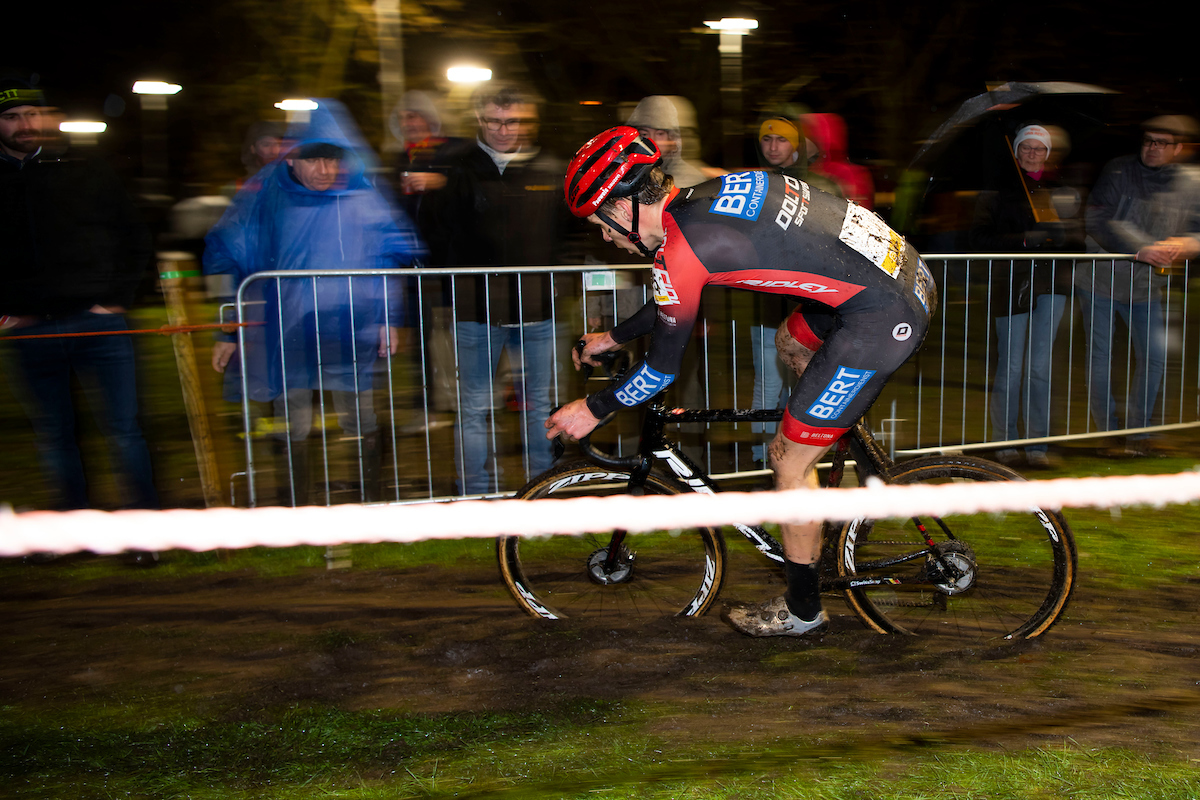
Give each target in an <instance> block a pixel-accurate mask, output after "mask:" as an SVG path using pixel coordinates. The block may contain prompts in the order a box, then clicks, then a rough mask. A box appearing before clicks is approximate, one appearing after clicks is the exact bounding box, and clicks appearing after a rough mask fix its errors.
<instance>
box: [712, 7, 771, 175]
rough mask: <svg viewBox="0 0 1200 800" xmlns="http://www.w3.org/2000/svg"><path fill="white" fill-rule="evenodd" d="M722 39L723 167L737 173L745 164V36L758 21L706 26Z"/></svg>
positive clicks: (737, 20)
mask: <svg viewBox="0 0 1200 800" xmlns="http://www.w3.org/2000/svg"><path fill="white" fill-rule="evenodd" d="M704 24H705V25H706V26H707V27H708V28H709V29H710V31H711V32H712V33H718V34H720V36H721V39H720V42H719V43H718V45H717V51H718V52H719V53H720V54H721V111H722V112H723V117H724V121H723V123H722V125H721V129H722V133H723V138H724V142H723V144H724V147H723V150H724V161H725V163H724V164H723V166H724V167H725V169H727V170H735V169H737V168H738V167H740V166H741V165H742V133H743V131H742V37H743V36H746V35H747V34H748V33H750V31H752V30H755V29H757V28H758V20H756V19H743V18H741V17H725V18H723V19H721V20H708V21H705V23H704Z"/></svg>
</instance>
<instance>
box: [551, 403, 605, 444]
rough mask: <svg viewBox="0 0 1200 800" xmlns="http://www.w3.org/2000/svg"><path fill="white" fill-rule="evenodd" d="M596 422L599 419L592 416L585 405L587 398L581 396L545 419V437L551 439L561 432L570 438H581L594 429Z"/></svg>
mask: <svg viewBox="0 0 1200 800" xmlns="http://www.w3.org/2000/svg"><path fill="white" fill-rule="evenodd" d="M598 424H600V420H598V419H596V418H595V417H594V416H592V412H591V410H590V409H589V408H588V407H587V400H584V399H583V398H582V397H581V398H579V399H578V400H572V401H571V402H569V403H567V404H566V405H565V406H563V407H562V408H560V409H559V410H558V411H555V412H554V414H553V415H551V417H550V419H548V420H546V438H547V439H553V438H554V437H555V436H558V435H559V434H560V433H562V434H566V435H567V436H568V437H569V438H571V439H582V438H583V437H584V436H587V435H588V434H589V433H591V432H592V431H593V430H595V428H596V426H597V425H598Z"/></svg>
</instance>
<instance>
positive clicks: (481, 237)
mask: <svg viewBox="0 0 1200 800" xmlns="http://www.w3.org/2000/svg"><path fill="white" fill-rule="evenodd" d="M564 172H565V166H564V165H562V164H561V163H559V161H558V160H557V159H554V158H551V157H549V156H547V155H545V154H538V155H535V156H533V157H532V158H528V159H517V160H514V161H511V162H509V163H508V165H507V166H506V167H505V169H504V172H503V173H502V172H501V171H500V169H499V168H498V167H497V166H496V163H495V162H494V161H493V160H492V157H491V156H490V155H488V154H487V153H486V152H485V151H484V150H483V149H482V148H481V147H479V145H478V144H476V145H475V146H473V147H471V148H470V149H468V150H467V151H466V152H465V153H464V154H462V155H461V157H460V158H459V159H458V161H457V162H456V163H455V164H454V165H453V166H452V167H451V169H450V174H449V181H448V183H447V185H446V188H445V189H443V190H442V191H440V192H437V193H435V194H434V196H433V198H431V199H432V200H433V203H432V204H431V205H432V206H434V214H435V218H436V225H437V227H438V229H439V230H440V231H441V235H442V236H443V237H444V240H445V244H446V248H445V258H446V261H445V265H446V266H452V267H493V266H502V267H522V266H552V265H555V264H559V263H562V249H563V242H564V232H565V229H566V225H567V216H568V212H567V207H566V203H565V201H564V200H563V193H562V181H563V178H562V176H563V174H564ZM551 293H552V289H551V281H550V277H549V276H548V275H523V276H520V279H519V280H518V276H515V275H506V276H502V277H496V276H489V277H488V278H487V279H485V278H484V277H483V276H479V277H459V278H456V279H455V281H454V314H455V319H456V321H458V322H488V323H490V324H492V325H512V324H517V323H525V322H537V321H540V320H545V319H549V318H550V314H551V300H552V296H551Z"/></svg>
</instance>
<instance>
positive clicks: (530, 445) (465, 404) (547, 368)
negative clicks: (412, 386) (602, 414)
mask: <svg viewBox="0 0 1200 800" xmlns="http://www.w3.org/2000/svg"><path fill="white" fill-rule="evenodd" d="M455 334H456V339H457V341H456V342H455V346H456V349H457V354H458V385H459V393H460V397H459V409H458V419H457V422H456V423H455V426H454V460H455V464H456V466H457V467H458V477H459V489H460V490H461V491H462V492H463V494H482V493H485V492H494V491H499V490H500V487H501V479H502V477H503V476H502V472H503V471H502V470H501V468H500V463H499V460H498V458H497V454H496V434H495V430H494V428H495V424H494V423H495V415H494V414H493V416H492V419H493V426H492V429H491V430H489V426H488V415H489V414H492V411H493V397H494V396H495V381H496V369H497V367H498V366H499V364H500V354H501V353H502V352H503V351H505V350H507V351H508V360H509V363H510V364H511V366H512V372H513V381H514V383H515V384H516V386H515V387H514V388H515V389H517V395H518V397H519V398H521V399H523V401H524V407H523V409H522V410H521V412H520V414H521V423H522V424H521V428H522V436H521V441H522V444H523V445H524V451H525V474H526V477H531V476H533V475H537V474H538V473H540V472H543V471H545V470H547V469H549V468H550V466H551V465H552V464H553V463H554V449H553V444H552V443H551V442H550V441H549V440H548V439H546V427H545V422H546V419H547V418H548V417H549V416H550V382H551V379H552V377H553V375H554V324H553V320H548V319H547V320H543V321H541V322H527V323H525V324H524V325H488V324H487V323H483V322H459V323H457V324H456V325H455Z"/></svg>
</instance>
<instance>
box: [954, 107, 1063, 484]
mask: <svg viewBox="0 0 1200 800" xmlns="http://www.w3.org/2000/svg"><path fill="white" fill-rule="evenodd" d="M1067 141H1068V140H1067V138H1066V133H1065V132H1064V131H1061V130H1058V129H1053V130H1052V129H1051V128H1049V127H1047V126H1043V125H1026V126H1024V127H1022V128H1021V129H1020V130H1018V131H1017V135H1016V136H1015V137H1014V139H1013V145H1012V157H1011V158H1012V160H1013V161H1015V166H1016V169H1015V170H1014V171H1011V172H1010V171H1008V170H1001V174H1010V175H1014V177H1016V178H1017V180H1014V181H1011V183H1010V185H1008V186H1007V187H1006V188H1004V189H1001V190H1000V191H991V192H981V193H980V196H979V201H978V204H977V205H976V207H975V219H974V222H973V223H972V225H971V231H970V243H971V249H972V250H974V251H975V252H984V253H1022V252H1027V251H1037V252H1041V253H1047V252H1060V253H1062V252H1078V251H1080V250H1082V248H1083V237H1082V229H1081V226H1080V225H1079V224H1078V220H1076V219H1065V220H1064V219H1063V217H1069V216H1073V215H1074V214H1075V213H1076V212H1077V210H1078V205H1079V204H1078V194H1075V193H1071V190H1069V189H1065V188H1064V187H1063V186H1062V184H1060V183H1059V182H1058V181H1057V180H1055V179H1054V178H1053V177H1052V175H1051V173H1052V168H1051V167H1050V166H1048V165H1049V164H1050V163H1054V162H1051V160H1050V159H1051V155H1052V154H1054V155H1055V156H1056V160H1059V159H1061V156H1062V155H1063V153H1064V152H1065V150H1067V149H1068V148H1069V145H1068V143H1067ZM1005 160H1006V161H1007V160H1009V159H1008V158H1007V157H1006V158H1005ZM1064 192H1066V193H1071V196H1073V197H1074V198H1075V202H1074V203H1073V204H1071V203H1060V202H1059V201H1060V200H1061V199H1062V194H1063V193H1064ZM1050 198H1053V199H1054V201H1055V203H1054V205H1058V206H1061V209H1060V210H1061V211H1062V212H1063V213H1061V214H1059V213H1055V212H1053V211H1051V210H1050V209H1051V207H1052V204H1051V203H1050V202H1049V199H1050ZM1072 205H1073V206H1074V207H1073V208H1072V207H1071V206H1072ZM1035 207H1036V208H1037V210H1035ZM1006 267H1007V268H1006ZM1070 284H1071V269H1070V265H1069V264H1067V263H1065V262H1064V263H1058V262H1055V261H1054V259H1052V258H1037V259H1033V258H1030V259H1028V260H1018V259H1014V260H1012V261H1008V262H1005V261H1003V260H997V261H993V262H992V271H991V291H990V293H989V294H990V296H991V314H992V316H993V317H994V318H995V325H996V343H997V357H996V374H995V379H994V381H993V383H992V393H991V398H990V403H991V419H992V438H993V439H994V440H997V441H1011V440H1014V439H1026V438H1039V437H1043V436H1047V435H1049V432H1050V369H1051V364H1050V357H1051V354H1052V351H1053V345H1054V337H1055V335H1056V334H1057V333H1058V326H1059V323H1060V322H1061V321H1062V317H1063V311H1064V310H1065V308H1066V301H1067V292H1068V291H1069V289H1070ZM1027 337H1028V341H1027ZM1026 353H1028V354H1029V360H1028V363H1025V355H1026ZM1022 400H1027V402H1026V404H1025V415H1024V417H1025V424H1024V426H1019V425H1018V419H1019V416H1020V411H1021V405H1022ZM996 458H997V460H999V461H1002V462H1004V463H1006V464H1013V463H1016V462H1017V461H1018V460H1019V459H1020V453H1018V452H1017V451H1016V450H1015V449H1011V448H1006V449H1003V450H1001V451H999V452H998V453H997V454H996ZM1025 460H1026V462H1027V463H1028V464H1029V466H1031V467H1046V466H1049V463H1050V461H1049V457H1048V456H1047V447H1046V445H1045V444H1044V443H1040V444H1031V445H1028V446H1027V447H1026V448H1025Z"/></svg>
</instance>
